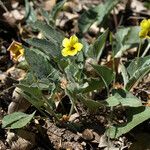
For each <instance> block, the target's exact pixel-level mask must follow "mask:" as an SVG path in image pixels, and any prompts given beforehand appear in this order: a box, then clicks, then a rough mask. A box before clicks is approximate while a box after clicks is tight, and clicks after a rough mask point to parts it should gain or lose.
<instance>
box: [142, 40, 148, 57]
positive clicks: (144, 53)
mask: <svg viewBox="0 0 150 150" xmlns="http://www.w3.org/2000/svg"><path fill="white" fill-rule="evenodd" d="M149 49H150V43H148V45H147V47H146V49H145V51H144V52H143V54H142V56H141V57H144V56H145V55H146V54H147V52H148V51H149Z"/></svg>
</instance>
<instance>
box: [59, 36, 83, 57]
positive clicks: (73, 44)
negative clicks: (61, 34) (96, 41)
mask: <svg viewBox="0 0 150 150" xmlns="http://www.w3.org/2000/svg"><path fill="white" fill-rule="evenodd" d="M62 46H63V47H64V48H63V49H62V51H61V53H62V55H63V56H64V57H66V56H74V55H76V54H77V53H78V52H79V51H81V49H82V48H83V45H82V44H81V43H79V42H78V38H77V37H76V36H75V35H73V36H71V37H70V38H69V39H68V38H65V39H64V40H63V41H62Z"/></svg>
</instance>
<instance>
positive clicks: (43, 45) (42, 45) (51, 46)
mask: <svg viewBox="0 0 150 150" xmlns="http://www.w3.org/2000/svg"><path fill="white" fill-rule="evenodd" d="M27 43H28V44H30V45H32V46H34V47H36V48H39V49H40V50H42V52H44V53H46V54H49V55H51V56H52V57H56V56H59V55H60V46H58V44H56V43H55V42H52V41H47V40H45V39H37V38H32V39H28V40H27Z"/></svg>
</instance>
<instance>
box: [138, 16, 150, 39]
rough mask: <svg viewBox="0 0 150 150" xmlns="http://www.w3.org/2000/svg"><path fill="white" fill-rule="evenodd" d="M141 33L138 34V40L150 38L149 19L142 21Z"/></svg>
mask: <svg viewBox="0 0 150 150" xmlns="http://www.w3.org/2000/svg"><path fill="white" fill-rule="evenodd" d="M140 27H141V31H140V32H139V37H140V38H150V19H144V20H142V22H141V23H140Z"/></svg>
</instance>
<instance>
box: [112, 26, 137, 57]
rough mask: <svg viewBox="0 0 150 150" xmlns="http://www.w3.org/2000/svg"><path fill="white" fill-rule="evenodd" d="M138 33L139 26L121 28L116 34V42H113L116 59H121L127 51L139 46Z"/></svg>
mask: <svg viewBox="0 0 150 150" xmlns="http://www.w3.org/2000/svg"><path fill="white" fill-rule="evenodd" d="M138 33H139V27H138V26H135V27H128V28H127V27H121V28H119V29H118V30H117V33H116V34H115V40H114V41H113V54H114V57H121V56H122V55H123V53H124V52H125V51H126V50H128V49H129V48H132V47H135V46H137V44H138V43H139V42H140V39H139V36H138Z"/></svg>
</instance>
